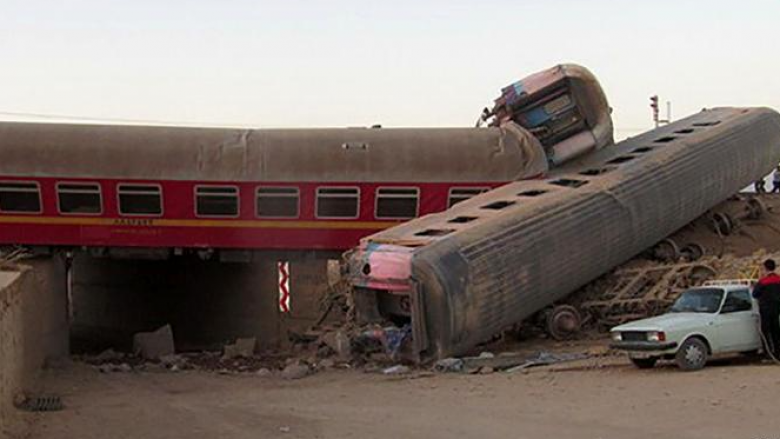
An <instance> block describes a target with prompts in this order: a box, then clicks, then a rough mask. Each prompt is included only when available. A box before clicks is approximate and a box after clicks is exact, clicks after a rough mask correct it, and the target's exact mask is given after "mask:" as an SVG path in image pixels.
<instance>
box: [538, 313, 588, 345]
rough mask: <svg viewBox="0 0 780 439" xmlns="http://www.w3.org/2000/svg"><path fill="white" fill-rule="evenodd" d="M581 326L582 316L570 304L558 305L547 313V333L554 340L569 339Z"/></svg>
mask: <svg viewBox="0 0 780 439" xmlns="http://www.w3.org/2000/svg"><path fill="white" fill-rule="evenodd" d="M581 326H582V317H581V316H580V313H579V311H577V308H575V307H573V306H571V305H558V306H556V307H554V308H553V309H552V310H551V311H550V313H549V314H548V315H547V333H549V334H550V336H551V337H552V338H554V339H556V340H569V339H571V338H572V337H574V336H575V335H576V334H577V333H578V332H579V331H580V328H581Z"/></svg>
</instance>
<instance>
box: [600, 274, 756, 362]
mask: <svg viewBox="0 0 780 439" xmlns="http://www.w3.org/2000/svg"><path fill="white" fill-rule="evenodd" d="M750 285H751V281H749V280H736V281H734V280H730V281H711V282H708V283H706V284H705V285H704V286H701V287H696V288H691V289H689V290H687V291H685V292H684V293H683V294H682V295H681V296H680V297H679V298H678V299H677V301H676V302H675V303H674V305H672V307H671V309H670V310H669V312H668V313H666V314H663V315H660V316H657V317H652V318H649V319H643V320H637V321H635V322H630V323H626V324H623V325H620V326H616V327H614V328H612V330H611V331H610V332H611V334H612V340H613V342H612V345H611V346H612V347H613V348H615V349H620V350H624V351H627V352H628V354H629V358H630V359H631V361H632V362H633V363H634V365H636V366H637V367H639V368H642V369H644V368H651V367H653V366H654V365H655V363H656V362H657V361H658V360H660V359H669V360H672V359H673V360H675V361H676V362H677V365H678V366H679V367H680V368H681V369H683V370H696V369H701V368H702V367H704V365H705V364H706V363H707V360H708V359H709V358H711V357H712V356H716V355H723V354H732V353H752V352H756V351H758V350H760V349H761V335H760V332H759V317H758V307H757V304H756V301H755V300H753V298H752V296H751V289H750Z"/></svg>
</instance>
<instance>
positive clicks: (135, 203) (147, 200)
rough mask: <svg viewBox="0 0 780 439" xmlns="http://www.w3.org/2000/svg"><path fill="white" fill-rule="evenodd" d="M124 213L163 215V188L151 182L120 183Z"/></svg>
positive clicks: (118, 189) (120, 209) (118, 193)
mask: <svg viewBox="0 0 780 439" xmlns="http://www.w3.org/2000/svg"><path fill="white" fill-rule="evenodd" d="M117 195H118V197H119V213H120V214H122V215H146V216H160V215H162V189H161V188H160V186H156V185H150V184H120V185H119V186H118V188H117Z"/></svg>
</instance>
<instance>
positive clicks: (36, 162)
mask: <svg viewBox="0 0 780 439" xmlns="http://www.w3.org/2000/svg"><path fill="white" fill-rule="evenodd" d="M546 169H547V163H546V158H545V156H544V152H543V150H542V148H541V145H539V143H538V141H537V140H536V139H535V138H534V137H533V136H532V135H531V134H529V133H528V132H527V131H525V130H524V129H523V128H522V127H520V126H518V125H514V124H511V126H508V127H502V128H391V129H387V128H345V129H229V128H189V127H162V126H132V125H81V124H59V123H54V124H50V123H23V122H0V176H25V177H33V176H34V177H47V176H58V177H71V178H101V177H102V178H126V179H139V180H159V179H167V180H215V181H277V182H292V181H344V182H347V181H382V182H437V181H446V182H504V181H512V180H517V179H520V178H527V177H529V176H532V175H538V174H541V173H544V172H545V171H546Z"/></svg>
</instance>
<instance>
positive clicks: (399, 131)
mask: <svg viewBox="0 0 780 439" xmlns="http://www.w3.org/2000/svg"><path fill="white" fill-rule="evenodd" d="M511 90H512V93H514V94H512V99H508V98H505V96H503V95H502V98H501V99H499V101H497V103H496V108H495V114H494V116H495V118H497V119H499V118H500V120H501V124H500V126H491V127H488V128H422V129H421V128H411V129H407V128H391V129H384V128H370V129H369V128H347V129H271V130H255V129H223V128H208V129H206V128H191V127H144V126H99V125H75V124H35V123H12V122H0V245H6V244H12V245H29V246H41V247H46V246H49V247H65V248H73V247H76V248H79V247H85V248H87V247H88V248H94V249H95V250H98V251H100V252H101V253H102V251H103V250H106V249H113V248H127V247H133V248H150V249H153V250H154V252H153V253H152V254H154V255H158V254H164V255H167V254H171V252H173V253H176V252H183V251H185V249H186V251H198V252H200V253H199V254H205V255H208V254H209V253H208V250H236V249H237V250H244V249H285V250H311V249H321V250H335V249H337V250H345V249H348V248H351V247H352V246H354V245H355V244H357V242H358V240H359V238H361V237H363V236H366V235H368V234H370V233H374V232H376V231H377V230H381V229H384V228H387V227H390V226H393V225H395V224H398V223H399V222H401V221H405V220H408V219H411V218H413V217H416V216H418V215H425V214H428V213H432V212H439V211H442V210H445V209H446V208H447V207H449V205H450V204H452V203H454V202H456V201H459V200H462V199H464V198H467V197H470V196H472V195H473V194H475V193H479V192H482V191H485V190H488V189H490V188H493V187H497V186H501V185H503V184H506V183H507V182H510V181H515V180H519V179H525V178H535V177H539V176H543V175H545V174H546V173H547V172H548V170H549V169H550V168H551V167H555V166H558V165H560V164H561V163H562V162H563V161H566V160H573V159H574V157H576V156H578V155H582V154H587V153H589V152H591V151H593V150H597V149H601V148H604V147H607V146H609V145H611V144H612V143H613V142H612V121H611V119H610V116H609V107H608V106H607V101H606V97H605V96H604V93H603V90H602V89H601V87H600V86H599V84H598V82H597V81H596V80H595V78H594V77H593V75H591V74H590V73H589V72H588V71H587V70H585V69H584V68H582V67H578V66H572V65H563V66H558V67H555V68H552V69H548V70H546V71H544V72H540V73H537V74H535V75H533V76H531V77H529V78H527V79H524V80H521V81H519V82H517V83H515V84H514V85H513V86H512V87H511ZM506 93H508V92H506V91H505V94H506ZM507 96H508V95H507ZM561 148H562V149H561ZM563 151H565V154H564V153H563ZM562 154H563V155H562ZM158 250H159V252H158ZM201 250H206V251H203V252H201ZM136 254H137V253H136Z"/></svg>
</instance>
